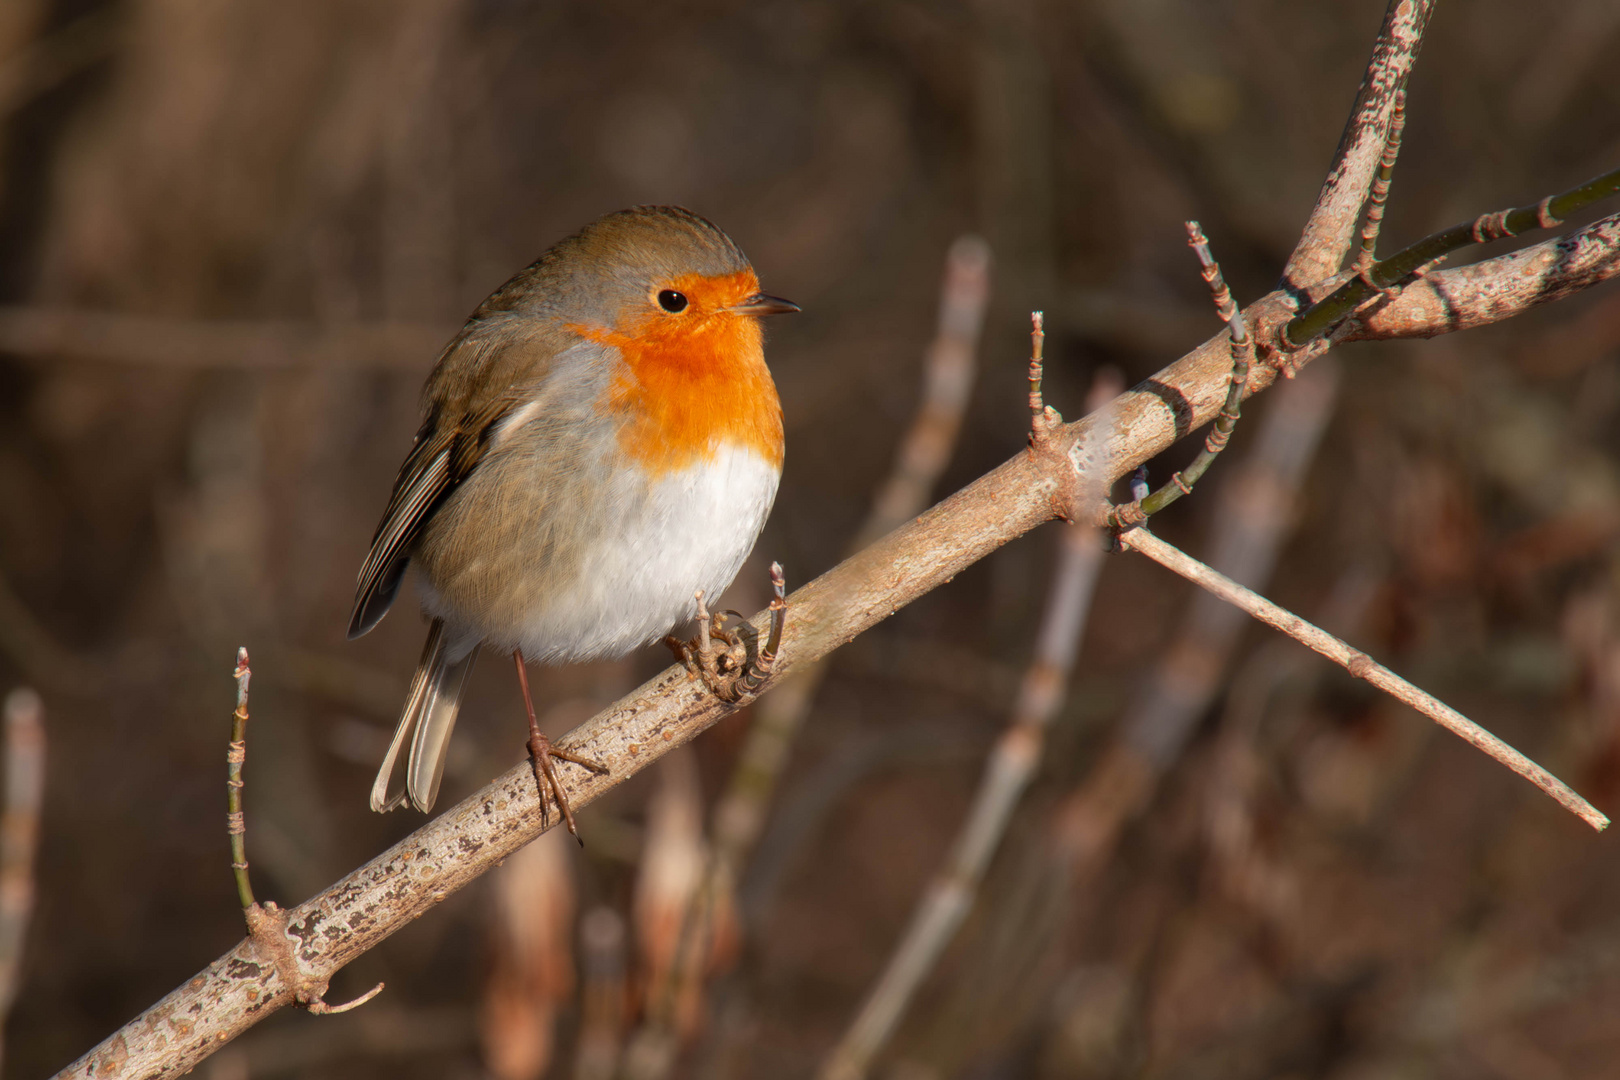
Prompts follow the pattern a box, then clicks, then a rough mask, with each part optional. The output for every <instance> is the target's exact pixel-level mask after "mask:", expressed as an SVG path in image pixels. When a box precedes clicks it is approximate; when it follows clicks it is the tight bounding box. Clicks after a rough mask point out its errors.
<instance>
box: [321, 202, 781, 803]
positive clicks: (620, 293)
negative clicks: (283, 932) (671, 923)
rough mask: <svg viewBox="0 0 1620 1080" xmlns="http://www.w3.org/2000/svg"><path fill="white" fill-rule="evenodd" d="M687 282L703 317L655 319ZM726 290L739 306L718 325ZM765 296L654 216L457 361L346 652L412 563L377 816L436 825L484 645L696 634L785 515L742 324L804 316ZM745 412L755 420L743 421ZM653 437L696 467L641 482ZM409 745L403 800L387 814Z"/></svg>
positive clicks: (440, 373)
mask: <svg viewBox="0 0 1620 1080" xmlns="http://www.w3.org/2000/svg"><path fill="white" fill-rule="evenodd" d="M671 283H693V284H690V285H688V284H681V288H682V289H684V290H687V291H688V292H691V293H692V296H693V300H692V309H691V310H690V311H685V312H684V314H683V313H682V311H680V310H677V309H673V308H667V307H666V308H663V309H660V308H659V307H658V301H657V299H656V298H657V297H658V296H659V295H662V294H661V293H660V289H663V288H664V287H666V286H668V285H670V284H671ZM716 289H719V290H721V291H720V292H715V296H717V297H720V296H721V293H724V296H723V297H722V299H723V302H722V300H721V299H716V300H714V301H713V302H712V303H710V305H709V308H708V309H706V308H704V307H703V302H705V301H704V298H705V297H706V296H708V293H709V292H714V291H715V290H716ZM737 289H742V290H743V293H737V294H735V295H733V293H735V290H737ZM705 290H707V291H705ZM725 290H732V291H731V292H726V291H725ZM757 290H758V282H757V279H755V278H754V275H753V271H752V268H751V267H750V266H749V264H748V260H747V259H746V258H745V257H744V256H743V254H742V252H741V251H739V250H738V249H737V247H736V245H735V244H733V243H732V242H731V240H730V239H729V238H728V237H727V236H726V235H725V234H724V233H722V232H721V231H720V230H719V229H717V228H715V227H714V226H713V225H712V224H710V223H708V222H707V221H705V220H703V219H702V218H700V217H698V216H697V215H695V214H692V213H690V212H688V211H685V210H680V209H676V208H671V207H637V208H634V209H632V210H627V211H623V212H620V213H617V214H610V215H608V216H607V217H604V218H602V219H599V220H598V221H596V222H593V223H592V224H590V225H588V226H586V227H585V228H584V229H582V230H581V231H580V232H579V233H577V234H575V235H574V236H571V237H569V238H567V239H566V240H563V241H561V242H560V243H558V244H557V245H555V246H554V247H553V248H551V250H549V251H547V252H546V253H545V254H544V255H542V256H541V257H540V258H539V259H538V260H536V261H535V262H534V263H533V264H532V265H531V266H529V267H528V268H526V269H525V270H523V271H522V272H520V273H519V274H517V275H516V276H514V277H513V278H512V279H511V280H510V281H508V282H506V283H505V284H504V285H502V286H501V287H500V288H499V289H497V290H496V291H495V292H494V293H493V294H491V295H490V297H489V298H488V299H486V300H485V301H484V302H483V303H482V304H481V305H479V307H478V309H477V310H476V311H475V312H474V313H473V314H472V316H471V318H469V319H468V321H467V323H466V325H465V326H464V327H463V328H462V330H461V332H460V333H459V334H457V335H456V337H455V338H454V339H453V340H452V341H451V342H450V344H449V345H448V346H447V347H446V348H445V350H444V352H443V353H442V354H441V355H440V357H439V360H438V363H437V364H436V366H435V367H434V369H433V372H432V374H431V375H430V376H429V378H428V380H427V384H426V386H425V387H424V391H423V396H424V401H425V412H426V417H425V420H424V423H423V425H422V428H421V430H420V431H419V432H418V433H417V436H416V440H415V442H414V444H413V446H412V449H411V451H410V453H409V455H408V456H407V457H406V459H405V462H404V464H403V465H402V466H401V469H400V473H399V476H398V478H397V480H396V481H395V484H394V491H393V494H392V497H391V498H390V500H389V503H388V507H387V509H386V510H385V512H384V514H383V519H382V522H381V523H380V524H379V526H378V529H377V533H376V536H375V537H374V539H373V541H372V546H371V550H370V552H369V554H368V555H367V557H366V560H365V563H364V564H363V566H362V568H361V572H360V578H359V583H358V588H357V592H356V599H355V605H354V610H353V613H352V615H351V618H350V625H349V635H350V636H351V637H357V636H359V635H361V634H364V633H366V632H367V631H368V630H370V629H371V628H372V627H373V626H375V625H376V623H377V622H378V620H380V619H381V618H382V617H383V615H385V614H386V613H387V611H388V609H389V607H390V606H391V605H392V603H393V601H394V599H395V597H396V596H397V594H398V590H399V586H400V583H401V581H402V579H403V575H404V571H405V569H406V566H407V564H408V563H409V562H411V561H412V560H414V561H416V562H417V564H418V565H419V567H420V568H421V571H422V574H423V578H424V585H425V589H424V593H425V598H424V606H425V608H426V609H427V611H428V613H429V614H430V615H431V616H432V617H433V622H432V626H431V628H430V631H429V636H428V641H427V644H426V646H425V648H424V650H423V654H422V659H421V661H420V663H419V665H418V670H417V675H416V678H415V679H414V680H413V683H412V691H411V695H410V698H409V700H408V701H407V704H406V708H405V711H404V714H403V715H402V717H401V720H400V725H399V728H398V730H397V731H396V733H395V737H394V741H393V744H392V746H391V747H390V750H389V753H388V756H387V758H386V759H385V761H384V763H383V767H382V770H381V772H380V773H379V775H378V778H377V783H376V785H374V787H373V791H372V806H373V808H374V809H379V810H383V809H392V808H393V807H394V806H398V805H400V804H401V803H402V802H404V801H406V800H407V799H408V800H409V801H410V802H411V803H412V804H413V805H415V806H417V807H418V808H420V809H426V808H428V807H429V806H431V805H432V803H433V800H434V797H435V795H436V793H437V790H438V785H439V779H440V775H441V773H442V769H443V752H444V747H445V744H446V743H447V741H448V739H449V736H450V733H451V731H452V729H453V727H454V723H455V717H456V711H457V709H458V707H459V700H460V695H461V691H462V689H463V688H464V686H465V683H466V677H467V674H468V672H469V671H470V669H471V666H472V663H473V660H474V658H475V657H476V655H477V652H478V649H479V647H480V645H481V644H488V645H490V646H492V647H498V648H500V649H503V650H509V651H513V652H514V653H516V654H518V655H519V656H525V657H528V658H531V659H555V660H578V659H587V658H593V657H598V656H605V655H616V654H619V653H623V652H626V651H628V650H629V649H631V648H635V647H636V646H638V645H640V644H643V643H645V642H646V641H648V640H653V639H655V638H656V637H658V636H661V635H662V634H663V633H664V632H665V631H667V629H668V628H669V627H670V626H671V625H673V624H674V623H675V622H676V621H678V620H680V619H681V618H684V617H689V614H690V608H691V604H692V601H691V594H692V591H693V590H694V589H704V590H705V591H707V592H708V593H709V594H710V595H713V594H714V593H716V592H718V590H719V589H721V588H723V587H724V586H725V585H726V584H727V583H729V581H730V579H731V577H732V576H734V575H735V573H736V570H737V567H738V566H740V564H741V561H742V558H743V557H744V556H745V555H746V554H747V550H748V549H749V548H750V547H751V546H752V544H753V540H754V538H755V537H756V536H757V535H758V532H759V529H760V527H761V526H762V525H763V522H764V517H765V514H766V513H767V512H768V511H769V507H770V502H771V500H772V498H773V497H774V493H775V487H776V477H777V475H778V474H779V473H780V467H781V466H780V460H781V455H780V438H781V436H780V431H781V420H780V408H779V406H778V405H777V403H776V395H775V390H774V387H772V386H771V384H770V379H769V375H768V373H766V372H765V371H764V365H763V360H762V357H761V356H760V355H759V338H758V331H757V328H754V329H752V330H751V331H750V332H751V334H752V336H751V337H750V336H749V333H743V332H742V331H741V330H739V329H738V328H737V327H736V326H734V325H733V321H735V320H738V319H745V320H746V321H747V322H748V324H749V327H752V326H753V316H755V315H758V314H764V313H771V312H775V311H784V310H794V307H793V305H791V304H787V303H786V302H785V301H778V300H775V299H774V298H771V297H766V296H764V295H763V294H761V293H759V292H758V291H757ZM744 294H746V295H744ZM686 304H687V301H686V297H685V295H684V294H683V295H682V296H681V308H682V309H684V308H685V307H686ZM710 309H712V310H710ZM682 319H684V320H685V321H684V322H682V321H680V320H682ZM705 320H707V321H705ZM715 320H719V322H718V323H717V322H716V321H715ZM728 320H731V321H728ZM721 324H723V325H721ZM683 328H684V329H683ZM717 328H718V329H717ZM739 333H741V336H740V337H739V336H737V335H738V334H739ZM638 335H640V336H638ZM682 335H686V336H684V337H683V336H682ZM727 335H730V336H727ZM688 339H690V340H688ZM643 346H646V348H643ZM681 349H686V350H687V352H685V353H682V352H681V351H680V350H681ZM693 349H695V350H697V351H696V352H692V351H691V350H693ZM627 350H629V351H627ZM648 350H651V351H650V352H649V351H648ZM715 350H719V352H718V353H717V352H716V351H715ZM739 350H740V351H739ZM731 353H736V354H737V355H736V356H732V355H730V354H731ZM711 354H713V355H711ZM722 354H723V355H722ZM670 357H674V358H675V361H677V363H676V367H678V368H679V369H680V370H678V371H675V372H673V375H672V372H671V370H670V369H669V358H670ZM717 361H724V362H723V363H720V362H717ZM738 365H741V366H738ZM756 369H757V370H756ZM761 379H762V380H763V381H762V382H761ZM672 380H673V381H672ZM739 387H742V388H744V389H743V390H739ZM638 394H639V395H641V396H642V398H644V399H646V400H647V401H649V402H650V403H651V404H652V405H653V406H655V407H656V409H657V410H662V413H668V414H670V415H668V416H665V417H664V420H663V423H664V425H665V426H664V427H663V428H658V427H657V425H656V424H655V425H654V429H655V430H654V429H648V428H647V422H648V418H647V414H646V410H645V407H639V408H638V406H637V405H636V401H637V400H639V399H637V397H636V395H638ZM739 394H740V395H741V396H740V397H739ZM647 395H653V396H652V397H651V398H647ZM688 395H690V397H691V402H690V404H688V403H687V402H686V400H685V398H686V397H687V396H688ZM672 397H674V398H679V399H681V400H679V401H676V402H675V404H674V405H673V406H672V405H671V404H670V399H671V398H672ZM754 399H768V401H763V400H762V401H755V400H754ZM728 403H729V405H728ZM737 407H743V408H744V409H745V410H754V412H750V413H749V415H748V416H747V417H745V418H744V421H745V422H744V421H739V420H737V418H736V416H735V415H734V414H735V413H736V411H737ZM761 407H763V408H765V410H766V411H765V412H763V413H757V410H758V409H759V408H761ZM706 409H709V410H713V412H714V414H715V417H714V422H713V423H709V422H707V417H706V416H705V415H703V414H704V410H706ZM728 409H729V411H728ZM662 413H661V414H662ZM756 413H757V415H755V414H756ZM738 423H742V424H743V427H742V428H740V429H738V428H737V424H738ZM670 424H674V425H675V426H674V427H669V425H670ZM727 425H730V426H727ZM761 425H763V426H761ZM711 428H712V429H713V430H712V434H704V432H706V431H709V430H710V429H711ZM733 429H736V430H741V431H743V433H744V434H743V435H742V436H733V435H728V434H726V432H728V431H732V430H733ZM760 432H763V433H764V434H763V436H761V435H760V434H759V433H760ZM648 438H652V439H654V444H653V445H654V446H655V448H656V449H658V450H659V452H660V453H662V451H663V447H662V445H661V444H658V440H659V439H663V440H665V441H666V442H667V440H668V439H671V438H673V439H675V440H676V442H678V443H681V445H680V446H679V447H676V449H678V450H680V451H681V453H682V454H684V455H685V456H684V457H681V456H680V455H679V454H677V455H675V456H674V457H670V455H669V454H664V456H663V457H660V458H658V459H657V461H656V462H653V463H651V464H648V463H644V466H645V467H636V463H635V461H633V460H631V459H632V458H635V457H636V455H638V454H639V455H642V456H644V457H645V456H647V454H648V453H649V451H648V446H649V444H648V442H647V439H648ZM694 438H695V439H696V440H697V442H696V443H693V442H692V440H693V439H694ZM736 438H743V440H744V441H743V442H742V443H739V442H736V441H735V440H736ZM761 438H763V439H764V440H765V444H764V445H765V450H764V451H763V456H761V453H762V452H761V451H760V450H758V449H753V448H752V447H755V446H758V445H762V444H760V439H761ZM772 438H774V440H775V441H774V444H773V445H774V456H773V453H772V449H771V440H772ZM682 440H685V442H682ZM750 440H751V441H750ZM627 454H629V457H627ZM694 455H696V456H694ZM664 457H669V458H670V460H671V461H673V460H675V458H680V460H682V461H684V460H687V459H690V460H691V461H692V462H694V464H693V465H691V466H682V468H681V469H676V468H674V466H672V465H668V464H667V463H666V462H665V461H664ZM649 461H651V459H650V458H649ZM694 468H695V469H697V471H696V472H693V471H691V470H692V469H694ZM683 469H684V470H685V471H683ZM407 746H408V747H409V753H408V761H407V765H406V770H405V788H404V790H403V791H402V792H399V793H397V794H390V792H389V787H390V785H391V779H390V778H391V775H392V772H393V771H394V768H395V766H396V764H397V763H398V761H399V759H400V756H401V754H402V752H404V751H405V748H406V747H407ZM537 768H538V763H537ZM558 794H559V796H560V791H559V792H558Z"/></svg>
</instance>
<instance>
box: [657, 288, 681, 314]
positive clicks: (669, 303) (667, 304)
mask: <svg viewBox="0 0 1620 1080" xmlns="http://www.w3.org/2000/svg"><path fill="white" fill-rule="evenodd" d="M658 306H659V307H661V308H663V309H664V310H665V311H670V312H675V311H685V310H686V294H685V293H678V292H676V291H675V290H674V289H662V290H660V291H659V293H658Z"/></svg>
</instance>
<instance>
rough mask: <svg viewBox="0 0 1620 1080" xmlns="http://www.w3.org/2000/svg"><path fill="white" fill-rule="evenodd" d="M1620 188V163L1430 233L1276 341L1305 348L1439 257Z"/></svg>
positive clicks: (1538, 225) (1558, 217) (1545, 223)
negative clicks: (1565, 188)
mask: <svg viewBox="0 0 1620 1080" xmlns="http://www.w3.org/2000/svg"><path fill="white" fill-rule="evenodd" d="M1617 192H1620V169H1615V170H1613V171H1611V172H1606V173H1604V174H1603V175H1602V176H1598V177H1595V178H1593V179H1591V180H1588V181H1587V182H1586V183H1584V184H1581V185H1580V186H1579V187H1573V188H1570V189H1569V190H1568V191H1565V192H1563V193H1562V194H1559V195H1549V196H1548V197H1547V198H1545V199H1542V200H1540V201H1539V202H1534V203H1531V204H1529V205H1528V206H1521V207H1518V208H1517V209H1511V210H1498V211H1497V212H1495V213H1493V214H1481V215H1480V216H1479V217H1477V218H1475V219H1474V220H1473V221H1468V222H1463V223H1462V224H1460V225H1453V226H1452V227H1451V228H1449V229H1445V230H1443V231H1441V232H1437V233H1433V234H1431V235H1429V236H1426V237H1424V238H1423V239H1422V240H1419V241H1418V242H1417V243H1415V244H1412V245H1411V246H1410V247H1406V248H1403V249H1402V250H1400V251H1398V252H1396V253H1395V254H1393V255H1391V256H1390V257H1389V258H1387V259H1384V260H1382V261H1380V262H1376V263H1374V264H1373V265H1372V266H1370V267H1368V268H1367V269H1366V270H1364V271H1362V272H1361V273H1359V274H1357V275H1356V276H1355V277H1353V278H1351V279H1350V280H1349V281H1347V282H1345V283H1344V284H1343V285H1341V286H1339V287H1338V288H1337V289H1335V290H1334V291H1333V292H1332V293H1330V294H1329V295H1328V296H1327V297H1325V298H1324V299H1322V300H1321V301H1319V302H1317V303H1316V304H1313V305H1312V306H1311V307H1309V308H1306V309H1305V310H1304V311H1302V312H1300V313H1299V314H1298V315H1296V316H1295V317H1294V318H1293V319H1291V320H1290V321H1289V322H1288V323H1287V325H1285V326H1284V327H1283V329H1282V332H1281V333H1280V334H1279V335H1278V336H1277V341H1276V344H1277V345H1278V346H1279V347H1280V348H1282V349H1283V350H1284V351H1285V352H1291V351H1293V350H1296V349H1301V348H1304V347H1305V346H1306V345H1308V344H1310V343H1311V342H1312V341H1314V340H1316V339H1317V338H1319V337H1321V336H1322V335H1324V334H1327V333H1329V332H1330V331H1332V330H1333V329H1334V328H1335V327H1336V326H1338V325H1339V324H1340V323H1342V322H1344V320H1346V319H1348V318H1349V317H1350V316H1351V315H1354V314H1355V313H1356V312H1357V311H1359V310H1360V309H1361V307H1362V305H1364V304H1366V303H1367V302H1368V301H1369V300H1372V299H1374V298H1376V297H1378V296H1380V295H1382V296H1384V297H1386V298H1390V299H1393V298H1394V297H1395V296H1396V295H1398V294H1399V292H1400V290H1402V289H1404V288H1405V287H1406V285H1407V284H1408V283H1409V282H1408V279H1409V278H1410V279H1411V280H1417V279H1418V278H1420V277H1421V276H1422V273H1424V272H1426V269H1427V268H1428V267H1430V266H1432V265H1434V264H1435V263H1436V262H1437V261H1438V260H1440V259H1443V258H1445V257H1446V256H1447V255H1449V254H1450V253H1451V252H1453V251H1457V250H1459V249H1461V248H1465V247H1468V246H1469V245H1471V244H1484V243H1489V242H1490V241H1492V240H1501V239H1505V238H1506V237H1510V236H1518V235H1519V234H1520V233H1524V232H1529V231H1530V230H1531V229H1550V228H1553V227H1554V226H1556V225H1561V224H1563V222H1564V220H1565V219H1566V218H1568V217H1569V216H1570V215H1571V214H1574V213H1576V212H1578V211H1580V210H1582V209H1584V208H1586V207H1587V206H1590V205H1591V204H1592V203H1595V202H1598V201H1599V200H1601V199H1606V198H1608V197H1609V196H1611V195H1614V194H1615V193H1617Z"/></svg>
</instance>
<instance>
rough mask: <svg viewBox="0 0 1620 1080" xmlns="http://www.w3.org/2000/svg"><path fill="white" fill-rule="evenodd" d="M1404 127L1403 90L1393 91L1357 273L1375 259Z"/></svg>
mask: <svg viewBox="0 0 1620 1080" xmlns="http://www.w3.org/2000/svg"><path fill="white" fill-rule="evenodd" d="M1405 130H1406V91H1405V90H1398V91H1396V93H1395V111H1394V112H1393V113H1392V114H1391V115H1390V118H1389V137H1388V139H1386V140H1385V142H1384V155H1383V156H1382V157H1381V158H1379V159H1378V175H1377V176H1375V177H1373V184H1372V193H1371V194H1370V195H1369V196H1368V197H1367V219H1366V221H1364V222H1363V223H1362V226H1361V250H1360V251H1359V252H1357V253H1356V262H1355V271H1356V273H1358V274H1363V273H1366V272H1367V271H1368V270H1370V269H1372V265H1373V263H1375V262H1377V261H1378V254H1377V251H1378V231H1379V229H1381V228H1382V227H1383V224H1384V204H1385V203H1387V202H1388V201H1389V183H1390V180H1391V179H1392V178H1393V177H1394V175H1395V159H1396V158H1398V157H1399V156H1400V153H1401V134H1402V132H1404V131H1405Z"/></svg>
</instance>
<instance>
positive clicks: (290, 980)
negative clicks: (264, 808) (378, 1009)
mask: <svg viewBox="0 0 1620 1080" xmlns="http://www.w3.org/2000/svg"><path fill="white" fill-rule="evenodd" d="M232 675H233V677H234V678H235V679H236V711H235V712H233V713H232V714H231V743H230V747H229V749H228V750H227V751H226V753H225V805H226V813H225V831H226V833H227V835H229V837H230V842H231V873H232V874H233V875H235V877H236V892H237V896H238V898H239V899H240V900H241V902H242V917H243V919H244V921H246V923H247V931H248V937H249V938H251V939H252V941H253V944H254V945H255V946H256V947H257V948H258V950H259V951H260V952H261V953H263V954H264V955H265V956H266V957H267V958H268V959H269V960H270V962H271V963H272V964H274V965H275V969H276V975H277V977H279V978H280V979H281V981H282V983H283V984H284V985H286V987H287V988H288V989H289V990H291V991H292V995H293V1001H294V1002H295V1003H296V1004H298V1005H299V1006H300V1007H302V1008H305V1009H308V1010H309V1011H310V1012H312V1013H314V1014H315V1015H316V1016H329V1015H332V1014H335V1013H342V1012H348V1011H349V1010H350V1009H356V1008H359V1007H360V1006H361V1005H364V1004H365V1003H366V1002H368V1001H370V1000H371V999H372V998H374V997H376V996H377V995H378V994H380V993H382V989H383V984H382V983H378V984H377V985H376V986H373V987H372V988H371V989H370V990H368V991H366V992H365V993H364V994H361V995H360V996H359V997H357V998H355V999H354V1000H353V1001H351V1002H349V1003H348V1004H346V1005H328V1004H327V1003H326V1002H325V1000H324V998H325V997H326V980H324V979H316V978H313V977H311V976H309V975H306V974H304V972H303V970H302V969H301V968H300V967H299V966H298V957H297V956H296V955H295V954H294V953H293V943H292V940H291V939H290V938H288V937H287V913H286V912H285V911H283V910H282V909H281V908H279V907H277V906H276V905H275V904H274V903H273V902H270V901H266V902H265V903H263V904H260V903H257V902H256V901H255V900H254V899H253V885H252V882H251V881H250V880H249V879H248V860H247V826H246V825H245V824H244V822H243V819H242V788H243V780H242V766H243V764H245V763H246V761H247V722H248V683H249V682H250V681H251V680H252V677H253V672H252V671H251V670H250V669H249V667H248V651H247V649H245V648H239V649H237V650H236V670H235V671H234V672H232Z"/></svg>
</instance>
